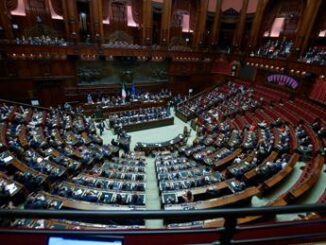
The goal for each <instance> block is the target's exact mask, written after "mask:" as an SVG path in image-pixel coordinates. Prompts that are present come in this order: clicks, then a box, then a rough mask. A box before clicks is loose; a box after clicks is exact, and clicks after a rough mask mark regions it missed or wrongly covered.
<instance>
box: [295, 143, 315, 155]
mask: <svg viewBox="0 0 326 245" xmlns="http://www.w3.org/2000/svg"><path fill="white" fill-rule="evenodd" d="M297 151H298V152H299V153H300V154H302V155H303V156H304V157H309V156H311V155H312V152H313V146H312V144H309V145H307V146H305V145H300V146H299V147H298V149H297Z"/></svg>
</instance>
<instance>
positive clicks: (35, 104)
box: [31, 100, 40, 106]
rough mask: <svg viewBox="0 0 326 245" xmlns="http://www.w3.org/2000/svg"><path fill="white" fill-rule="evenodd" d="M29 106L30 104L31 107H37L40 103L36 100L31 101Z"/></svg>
mask: <svg viewBox="0 0 326 245" xmlns="http://www.w3.org/2000/svg"><path fill="white" fill-rule="evenodd" d="M31 104H32V106H39V105H40V102H39V101H38V100H32V101H31Z"/></svg>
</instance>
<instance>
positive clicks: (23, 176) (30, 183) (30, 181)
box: [14, 172, 43, 190]
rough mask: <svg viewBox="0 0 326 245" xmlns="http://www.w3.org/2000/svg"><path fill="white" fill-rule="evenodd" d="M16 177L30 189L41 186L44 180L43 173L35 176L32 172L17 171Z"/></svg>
mask: <svg viewBox="0 0 326 245" xmlns="http://www.w3.org/2000/svg"><path fill="white" fill-rule="evenodd" d="M14 179H15V180H16V181H18V182H20V183H22V184H23V185H24V186H25V187H26V188H27V189H29V190H34V189H36V188H38V187H40V186H41V184H42V182H43V177H42V176H41V175H37V176H33V175H32V174H31V173H30V172H25V173H23V172H16V173H15V175H14Z"/></svg>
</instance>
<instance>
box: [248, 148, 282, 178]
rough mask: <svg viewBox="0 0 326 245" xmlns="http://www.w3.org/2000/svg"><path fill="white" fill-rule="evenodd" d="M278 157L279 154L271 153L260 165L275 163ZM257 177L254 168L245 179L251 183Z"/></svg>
mask: <svg viewBox="0 0 326 245" xmlns="http://www.w3.org/2000/svg"><path fill="white" fill-rule="evenodd" d="M277 156H278V153H277V152H275V151H273V152H271V154H270V155H269V156H268V157H267V158H266V159H265V160H264V161H263V162H262V163H261V164H260V165H263V164H265V163H267V162H274V161H275V159H276V158H277ZM257 175H258V172H257V169H256V168H254V169H252V170H250V171H249V172H246V173H245V175H244V178H245V180H246V181H251V180H253V179H254V178H255V177H256V176H257Z"/></svg>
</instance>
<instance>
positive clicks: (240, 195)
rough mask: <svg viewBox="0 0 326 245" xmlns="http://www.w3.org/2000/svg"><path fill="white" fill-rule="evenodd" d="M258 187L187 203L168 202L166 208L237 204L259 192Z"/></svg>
mask: <svg viewBox="0 0 326 245" xmlns="http://www.w3.org/2000/svg"><path fill="white" fill-rule="evenodd" d="M259 193H260V191H259V190H258V188H257V187H249V188H247V189H245V190H244V191H241V192H237V193H233V194H231V195H227V196H223V197H220V198H214V199H209V200H207V201H198V202H193V203H186V204H167V205H165V207H164V209H165V210H189V209H209V208H216V207H222V206H227V205H231V204H236V203H238V202H240V201H245V200H248V199H250V198H252V197H253V196H255V195H257V194H259Z"/></svg>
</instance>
